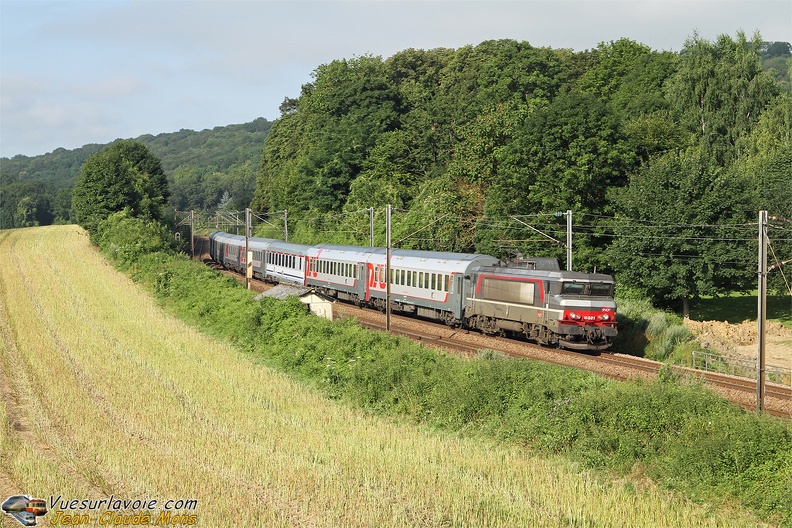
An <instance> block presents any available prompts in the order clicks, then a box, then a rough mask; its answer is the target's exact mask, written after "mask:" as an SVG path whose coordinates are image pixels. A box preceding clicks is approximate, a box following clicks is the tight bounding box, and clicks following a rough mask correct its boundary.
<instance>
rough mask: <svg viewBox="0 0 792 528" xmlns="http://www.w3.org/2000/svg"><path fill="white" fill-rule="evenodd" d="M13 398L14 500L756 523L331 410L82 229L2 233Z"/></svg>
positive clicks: (270, 511)
mask: <svg viewBox="0 0 792 528" xmlns="http://www.w3.org/2000/svg"><path fill="white" fill-rule="evenodd" d="M0 398H2V403H1V404H0V453H1V455H0V495H2V499H5V497H7V496H9V495H12V494H19V493H24V494H30V495H33V496H36V497H42V498H45V499H48V498H49V497H50V496H51V495H53V496H55V497H58V496H62V497H63V498H69V499H72V498H74V499H82V498H92V499H101V498H107V497H109V496H111V495H114V496H115V497H116V498H125V499H131V500H134V499H158V500H160V501H161V502H160V505H161V504H162V501H165V500H166V499H186V498H189V499H196V500H197V501H198V502H197V508H196V509H195V510H194V511H190V512H188V513H194V514H196V515H197V518H196V520H195V525H196V526H207V527H209V526H217V527H220V526H223V527H225V526H245V527H256V526H266V527H269V526H275V527H277V526H301V527H302V526H327V527H354V526H376V527H395V526H465V527H468V526H508V527H518V526H520V527H522V526H526V527H529V526H537V527H542V526H547V527H559V526H613V527H622V526H631V527H638V526H652V527H657V526H668V527H672V526H674V527H676V526H755V525H758V523H756V521H755V520H754V518H753V517H751V516H749V515H747V514H744V513H743V512H741V511H739V510H736V511H718V510H713V509H712V508H710V507H708V506H707V505H697V504H693V503H691V502H689V501H685V500H682V499H680V498H679V497H675V496H671V495H670V494H668V493H664V492H661V491H659V490H657V489H656V488H654V487H653V486H652V485H651V484H650V483H648V482H647V481H646V480H644V479H641V478H640V475H637V476H636V478H635V480H624V479H621V480H611V481H608V480H604V479H603V478H602V477H601V476H597V475H593V474H591V473H589V472H587V471H586V470H584V469H581V468H579V467H578V466H576V465H574V464H572V463H570V462H567V461H566V460H564V459H561V458H552V457H550V458H548V457H542V458H539V457H537V456H535V455H532V454H531V453H530V452H529V451H528V450H526V449H525V448H523V447H520V446H508V445H502V444H496V443H494V442H491V441H487V440H480V439H475V438H466V437H459V436H454V435H449V434H443V433H438V432H435V431H433V430H430V429H428V428H425V427H416V426H414V425H411V424H409V423H401V422H398V421H395V420H388V419H383V418H379V417H375V416H371V415H368V414H366V413H363V412H361V411H359V410H355V409H352V408H350V407H347V406H345V405H343V404H340V403H337V402H333V401H329V400H327V399H325V398H324V397H322V396H321V395H320V394H319V393H318V392H317V391H315V390H312V389H310V388H307V387H306V386H304V385H302V384H299V383H296V382H294V381H292V380H290V379H289V378H287V377H286V376H285V375H283V374H280V373H277V372H274V371H272V370H270V369H268V368H266V367H264V366H261V365H260V364H257V363H256V362H255V361H254V360H252V359H251V358H250V357H249V356H247V355H245V354H244V353H243V352H241V351H239V350H236V349H235V348H233V347H232V346H230V345H228V344H226V343H223V342H219V341H217V340H215V339H212V338H209V337H206V336H204V335H202V334H200V333H198V332H197V331H195V330H194V329H192V328H191V327H188V326H186V325H185V324H184V323H182V322H180V321H179V320H177V319H175V318H174V317H172V316H170V315H168V314H167V313H165V312H163V311H162V310H161V309H160V308H159V307H158V306H157V304H156V302H155V301H154V300H153V299H152V298H151V297H150V296H149V295H148V294H147V293H146V292H145V291H144V290H143V289H141V288H140V287H138V286H137V285H135V284H134V283H133V282H132V281H131V280H130V279H128V278H127V277H126V276H124V275H122V274H120V273H118V272H117V271H116V270H115V269H114V268H113V267H112V266H110V265H109V264H108V263H107V262H106V261H105V260H104V259H103V258H102V256H101V255H99V254H98V253H97V252H96V251H95V250H94V249H93V248H92V247H91V246H90V245H89V243H88V237H87V235H86V234H85V233H84V232H83V231H82V230H81V229H79V228H78V227H75V226H52V227H42V228H30V229H21V230H12V231H0ZM70 513H79V512H70ZM94 513H98V512H94ZM179 513H184V512H179ZM52 516H53V512H50V513H48V514H47V517H45V518H44V519H43V520H40V524H44V523H46V524H49V519H50V518H51V517H52ZM2 522H3V526H14V525H16V523H15V522H14V521H12V520H10V519H9V518H4V519H3V521H2Z"/></svg>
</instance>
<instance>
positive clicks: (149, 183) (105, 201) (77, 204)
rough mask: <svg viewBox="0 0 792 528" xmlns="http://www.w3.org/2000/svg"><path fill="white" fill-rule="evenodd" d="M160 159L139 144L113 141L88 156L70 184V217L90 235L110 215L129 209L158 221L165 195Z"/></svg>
mask: <svg viewBox="0 0 792 528" xmlns="http://www.w3.org/2000/svg"><path fill="white" fill-rule="evenodd" d="M169 196H170V195H169V192H168V182H167V179H166V177H165V173H164V172H163V170H162V166H161V164H160V161H159V160H158V159H157V158H156V157H154V155H152V154H151V152H149V150H148V148H146V146H145V145H143V144H142V143H138V142H135V141H129V140H122V141H117V142H115V143H113V144H111V145H110V146H108V147H106V148H105V149H103V150H102V151H100V152H98V153H96V154H94V155H92V156H90V157H89V158H88V159H87V160H86V161H85V163H84V164H83V166H82V170H81V173H80V177H79V178H78V179H77V182H76V183H75V185H74V190H73V193H72V208H73V212H74V218H75V220H76V221H77V223H78V224H80V225H81V226H82V227H84V228H85V229H86V230H87V231H88V232H89V233H91V234H92V235H95V234H96V229H97V227H98V225H99V223H100V222H101V221H102V220H104V219H105V218H107V217H108V216H109V215H110V214H112V213H114V212H117V211H121V210H123V209H125V208H129V209H130V210H131V211H132V214H133V215H134V216H136V217H140V218H147V219H151V220H162V219H163V218H164V214H165V210H164V208H165V204H166V203H167V201H168V197H169Z"/></svg>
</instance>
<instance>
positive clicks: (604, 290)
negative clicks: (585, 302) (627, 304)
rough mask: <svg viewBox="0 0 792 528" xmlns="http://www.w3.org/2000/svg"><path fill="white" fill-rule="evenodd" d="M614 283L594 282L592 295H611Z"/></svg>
mask: <svg viewBox="0 0 792 528" xmlns="http://www.w3.org/2000/svg"><path fill="white" fill-rule="evenodd" d="M612 289H613V287H612V285H610V284H592V285H591V295H599V296H602V297H610V296H611V293H612Z"/></svg>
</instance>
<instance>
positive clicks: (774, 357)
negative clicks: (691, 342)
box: [685, 320, 792, 368]
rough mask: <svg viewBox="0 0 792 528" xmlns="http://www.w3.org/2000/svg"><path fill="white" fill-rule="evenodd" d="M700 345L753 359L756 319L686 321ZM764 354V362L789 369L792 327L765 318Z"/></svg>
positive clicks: (791, 364) (728, 355) (724, 353)
mask: <svg viewBox="0 0 792 528" xmlns="http://www.w3.org/2000/svg"><path fill="white" fill-rule="evenodd" d="M685 325H686V326H687V327H688V328H689V329H690V331H691V332H693V334H694V335H695V336H696V339H697V340H698V342H699V343H701V346H702V347H703V348H709V349H710V350H714V351H716V352H718V353H719V354H721V355H723V356H727V357H734V358H742V359H755V358H756V355H757V347H758V346H759V339H758V335H759V331H758V324H757V323H756V321H743V322H742V323H728V322H723V321H690V320H688V321H686V322H685ZM765 354H766V358H765V360H766V362H767V363H768V364H772V365H777V366H780V367H786V368H792V330H790V329H788V328H786V327H784V326H783V325H781V323H777V322H774V321H768V322H767V324H766V326H765Z"/></svg>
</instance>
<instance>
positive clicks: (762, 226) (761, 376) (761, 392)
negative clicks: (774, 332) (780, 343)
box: [756, 211, 767, 412]
mask: <svg viewBox="0 0 792 528" xmlns="http://www.w3.org/2000/svg"><path fill="white" fill-rule="evenodd" d="M758 298H759V299H758V308H757V314H756V320H757V321H758V325H759V328H758V331H759V357H758V361H757V364H758V365H757V366H758V368H757V369H756V370H757V378H756V410H757V412H762V408H764V396H765V320H766V319H767V211H759V294H758Z"/></svg>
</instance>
